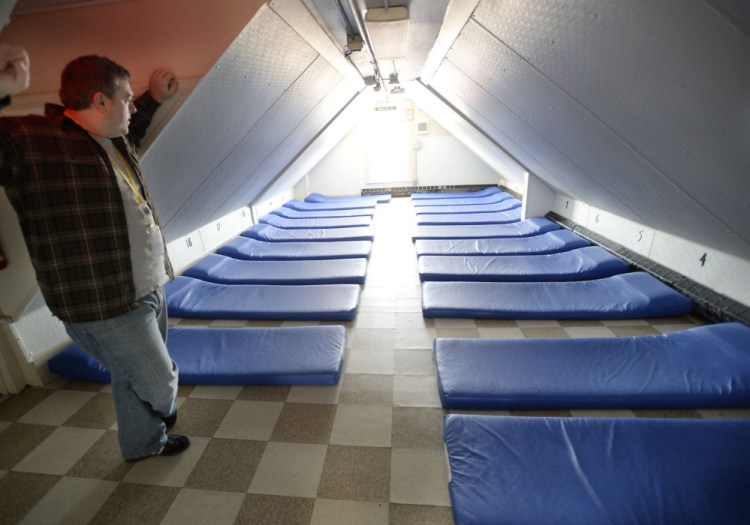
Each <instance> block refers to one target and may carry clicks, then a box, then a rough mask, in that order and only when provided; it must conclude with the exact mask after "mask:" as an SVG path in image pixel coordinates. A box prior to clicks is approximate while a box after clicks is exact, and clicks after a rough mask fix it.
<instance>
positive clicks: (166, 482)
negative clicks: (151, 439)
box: [123, 437, 209, 487]
mask: <svg viewBox="0 0 750 525" xmlns="http://www.w3.org/2000/svg"><path fill="white" fill-rule="evenodd" d="M208 442H209V439H208V438H201V437H192V438H190V447H188V449H187V450H186V451H185V452H183V453H182V454H178V455H176V456H168V457H153V458H148V459H144V460H142V461H139V462H137V463H136V464H135V465H133V468H132V469H130V472H128V474H127V475H126V476H125V478H124V479H123V481H125V482H127V483H138V484H141V485H159V486H162V487H182V486H183V485H185V481H187V479H188V476H190V473H191V472H192V471H193V468H195V465H196V464H197V463H198V461H199V460H200V457H201V455H203V451H204V450H205V449H206V446H208Z"/></svg>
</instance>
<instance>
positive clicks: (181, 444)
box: [125, 434, 190, 463]
mask: <svg viewBox="0 0 750 525" xmlns="http://www.w3.org/2000/svg"><path fill="white" fill-rule="evenodd" d="M189 446H190V439H188V437H187V436H180V435H179V434H167V442H166V443H164V446H163V447H161V450H160V451H159V452H154V453H153V454H150V455H148V456H141V457H140V458H133V459H126V460H125V461H127V462H128V463H135V462H136V461H140V460H142V459H146V458H153V457H154V456H176V455H177V454H181V453H183V452H185V450H186V449H187V448H188V447H189Z"/></svg>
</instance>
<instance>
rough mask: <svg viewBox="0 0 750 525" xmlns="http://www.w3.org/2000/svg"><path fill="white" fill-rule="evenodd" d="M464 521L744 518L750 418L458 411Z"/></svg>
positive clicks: (453, 458)
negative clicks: (508, 413)
mask: <svg viewBox="0 0 750 525" xmlns="http://www.w3.org/2000/svg"><path fill="white" fill-rule="evenodd" d="M444 432H445V444H446V448H447V453H448V463H449V465H450V471H451V481H450V484H449V490H450V496H451V502H452V504H453V517H454V519H455V523H456V525H480V524H481V525H487V524H496V523H498V524H499V523H524V524H540V523H545V524H546V523H582V524H583V523H585V524H587V525H598V524H607V525H609V524H614V523H616V524H631V525H641V524H644V523H647V524H664V525H667V524H669V525H671V524H686V523H690V524H703V523H716V524H719V523H720V524H722V525H739V524H746V523H747V522H748V516H750V498H749V497H748V487H749V486H750V447H748V446H747V444H748V443H749V442H750V421H749V420H732V419H724V420H722V419H714V420H706V419H660V418H648V419H638V418H632V419H616V418H606V419H605V418H562V417H513V416H488V415H466V414H452V415H449V416H447V417H446V418H445V426H444Z"/></svg>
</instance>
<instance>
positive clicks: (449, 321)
mask: <svg viewBox="0 0 750 525" xmlns="http://www.w3.org/2000/svg"><path fill="white" fill-rule="evenodd" d="M434 321H435V328H476V327H477V325H476V323H475V322H474V319H463V318H457V317H456V318H454V317H437V318H435V319H434Z"/></svg>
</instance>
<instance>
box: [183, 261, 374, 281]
mask: <svg viewBox="0 0 750 525" xmlns="http://www.w3.org/2000/svg"><path fill="white" fill-rule="evenodd" d="M366 273H367V259H364V258H361V257H360V258H357V259H334V260H330V259H306V260H300V261H244V260H241V259H234V258H232V257H227V256H225V255H218V254H215V253H211V254H208V255H206V256H205V257H204V258H203V259H201V260H200V261H198V262H197V263H195V264H193V265H192V266H191V267H190V268H188V269H187V270H185V271H184V272H183V275H185V276H187V277H194V278H196V279H201V280H203V281H208V282H211V283H219V284H364V282H365V274H366Z"/></svg>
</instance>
